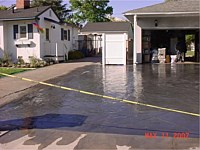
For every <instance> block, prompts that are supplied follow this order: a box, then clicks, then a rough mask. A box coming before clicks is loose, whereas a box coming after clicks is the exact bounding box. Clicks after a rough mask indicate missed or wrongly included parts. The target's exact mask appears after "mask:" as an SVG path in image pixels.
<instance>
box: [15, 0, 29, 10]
mask: <svg viewBox="0 0 200 150" xmlns="http://www.w3.org/2000/svg"><path fill="white" fill-rule="evenodd" d="M16 7H17V9H26V8H30V0H16Z"/></svg>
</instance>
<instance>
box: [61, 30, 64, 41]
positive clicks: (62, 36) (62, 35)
mask: <svg viewBox="0 0 200 150" xmlns="http://www.w3.org/2000/svg"><path fill="white" fill-rule="evenodd" d="M61 40H62V41H63V40H64V30H63V28H61Z"/></svg>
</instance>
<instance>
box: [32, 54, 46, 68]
mask: <svg viewBox="0 0 200 150" xmlns="http://www.w3.org/2000/svg"><path fill="white" fill-rule="evenodd" d="M46 65H47V63H46V61H44V60H40V59H38V58H36V57H30V67H34V68H38V67H44V66H46Z"/></svg>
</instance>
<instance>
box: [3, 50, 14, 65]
mask: <svg viewBox="0 0 200 150" xmlns="http://www.w3.org/2000/svg"><path fill="white" fill-rule="evenodd" d="M1 64H2V66H3V67H8V66H12V65H13V62H12V59H11V57H10V55H9V54H8V53H6V52H4V55H3V58H2V59H1Z"/></svg>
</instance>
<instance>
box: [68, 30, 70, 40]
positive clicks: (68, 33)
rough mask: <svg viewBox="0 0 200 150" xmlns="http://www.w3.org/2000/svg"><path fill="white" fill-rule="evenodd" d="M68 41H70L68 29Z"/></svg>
mask: <svg viewBox="0 0 200 150" xmlns="http://www.w3.org/2000/svg"><path fill="white" fill-rule="evenodd" d="M68 41H70V30H68Z"/></svg>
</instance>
